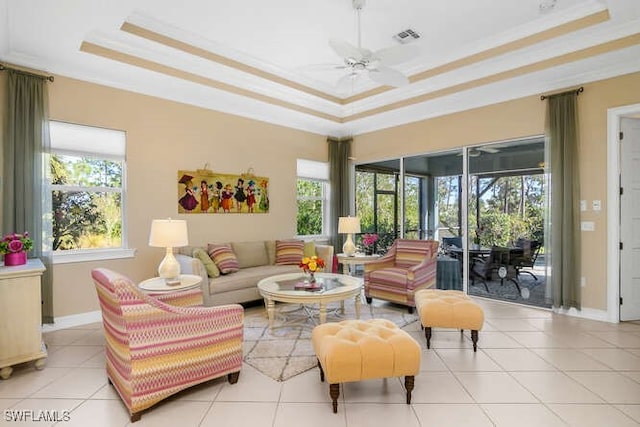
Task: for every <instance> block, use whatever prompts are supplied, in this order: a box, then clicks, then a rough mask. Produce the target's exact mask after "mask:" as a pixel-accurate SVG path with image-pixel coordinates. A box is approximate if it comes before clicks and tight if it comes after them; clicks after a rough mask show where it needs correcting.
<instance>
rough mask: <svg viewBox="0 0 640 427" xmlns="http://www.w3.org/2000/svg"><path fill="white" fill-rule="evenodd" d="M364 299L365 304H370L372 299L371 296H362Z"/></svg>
mask: <svg viewBox="0 0 640 427" xmlns="http://www.w3.org/2000/svg"><path fill="white" fill-rule="evenodd" d="M364 299H365V300H366V301H367V304H371V301H373V298H371V297H364Z"/></svg>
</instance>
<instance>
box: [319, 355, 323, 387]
mask: <svg viewBox="0 0 640 427" xmlns="http://www.w3.org/2000/svg"><path fill="white" fill-rule="evenodd" d="M318 369H320V382H322V383H323V382H324V371H323V370H322V365H321V364H320V361H319V360H318Z"/></svg>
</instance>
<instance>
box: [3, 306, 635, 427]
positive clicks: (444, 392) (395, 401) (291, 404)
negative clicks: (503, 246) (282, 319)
mask: <svg viewBox="0 0 640 427" xmlns="http://www.w3.org/2000/svg"><path fill="white" fill-rule="evenodd" d="M479 303H480V304H481V305H482V306H483V307H484V311H485V316H486V321H485V328H484V330H483V331H481V332H480V341H479V349H478V352H477V353H475V354H474V352H473V350H472V347H471V340H470V336H469V333H468V332H465V333H464V335H461V334H460V333H459V332H456V331H452V330H440V329H437V330H435V331H434V335H433V338H432V348H431V350H427V349H426V348H425V341H424V336H423V333H422V332H421V330H420V326H419V324H417V323H413V324H411V325H408V326H407V327H406V328H405V329H406V330H408V331H409V333H411V334H412V335H413V336H414V337H415V338H416V339H417V340H418V342H419V343H420V344H421V346H422V347H423V353H422V363H421V372H420V374H419V375H418V376H417V377H416V382H415V389H414V392H413V399H412V404H411V405H406V404H405V403H404V400H405V392H404V388H403V382H402V381H401V380H400V379H395V378H393V379H386V380H370V381H364V382H360V383H350V384H346V385H344V386H343V387H342V388H341V393H340V398H339V404H338V413H337V414H333V413H332V411H331V403H330V401H331V400H330V398H329V391H328V386H327V384H326V383H321V382H320V380H319V374H318V370H317V368H316V369H312V370H311V371H308V372H306V373H303V374H301V375H298V376H296V377H294V378H292V379H290V380H289V381H286V382H283V383H279V382H276V381H273V380H271V379H270V378H268V377H266V376H264V375H262V374H261V373H260V372H258V371H256V370H255V369H254V368H252V367H251V366H248V365H245V366H244V367H243V370H242V372H241V374H240V380H239V382H238V383H237V384H235V385H229V384H228V383H227V382H226V381H225V380H224V379H220V380H214V381H211V382H209V383H206V384H203V385H200V386H197V387H194V388H192V389H190V390H186V391H184V392H182V393H180V394H178V395H176V396H174V397H172V398H170V399H168V400H167V401H165V402H163V403H161V404H159V405H157V406H156V407H154V408H152V409H151V410H149V411H147V412H145V413H143V416H142V419H141V420H140V421H139V422H137V423H136V424H135V425H136V426H140V427H142V426H176V425H179V426H180V427H189V426H216V427H224V426H234V427H236V426H241V427H242V426H251V427H260V426H277V427H286V426H295V427H306V426H310V427H313V426H323V427H329V426H339V427H355V426H367V427H375V426H385V427H387V426H389V425H402V426H406V427H410V426H465V427H471V426H514V425H518V426H536V427H538V426H545V427H546V426H567V425H570V426H633V425H635V426H638V425H640V323H638V322H631V323H623V324H617V325H616V324H611V323H603V322H596V321H591V320H580V319H577V318H573V317H566V316H560V315H555V314H553V313H551V312H549V311H545V310H538V309H534V308H529V307H523V306H516V305H508V304H504V303H500V302H493V301H486V300H479ZM251 309H258V308H251ZM45 341H46V343H47V345H48V348H49V361H48V365H47V367H46V368H45V369H44V370H42V371H35V370H34V369H33V367H32V366H28V365H27V366H23V367H20V368H18V369H16V370H15V372H14V374H13V376H12V377H11V378H10V379H8V380H5V381H1V380H0V411H1V412H2V416H1V417H0V425H3V426H4V425H38V426H45V425H54V424H53V423H45V422H37V423H31V424H30V423H28V422H15V421H8V420H7V417H6V415H5V412H4V411H5V410H6V409H9V410H23V409H31V410H34V411H40V410H45V409H50V410H58V411H62V410H68V411H70V419H69V420H68V421H66V422H60V423H58V424H57V425H59V426H87V425H91V426H95V427H99V426H109V427H111V426H126V425H129V421H128V420H129V419H128V414H127V412H126V410H125V408H124V405H123V404H122V403H121V402H120V399H119V397H118V396H117V395H116V393H115V392H114V391H113V389H112V388H111V386H109V385H108V384H107V378H106V375H105V371H104V351H103V343H104V339H103V337H102V326H101V325H100V324H93V325H87V326H83V327H76V328H73V329H67V330H60V331H55V332H49V333H46V334H45Z"/></svg>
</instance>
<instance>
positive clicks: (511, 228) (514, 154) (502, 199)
mask: <svg viewBox="0 0 640 427" xmlns="http://www.w3.org/2000/svg"><path fill="white" fill-rule="evenodd" d="M544 153H545V149H544V140H543V139H542V138H534V139H530V140H524V141H514V142H506V143H497V144H488V145H481V146H477V147H471V148H468V149H467V159H468V182H469V187H468V198H467V207H468V216H467V218H468V230H467V236H469V238H468V242H467V243H468V247H469V257H470V263H469V293H470V294H472V295H478V296H483V297H488V298H493V299H499V300H504V301H514V302H519V303H526V304H531V305H536V306H540V307H550V306H551V305H550V302H551V301H550V299H549V298H548V294H547V286H546V284H547V282H548V281H547V270H546V265H545V262H544V253H545V250H544V247H545V239H544V220H545V211H546V208H545V185H544V183H545V179H544V158H545V154H544Z"/></svg>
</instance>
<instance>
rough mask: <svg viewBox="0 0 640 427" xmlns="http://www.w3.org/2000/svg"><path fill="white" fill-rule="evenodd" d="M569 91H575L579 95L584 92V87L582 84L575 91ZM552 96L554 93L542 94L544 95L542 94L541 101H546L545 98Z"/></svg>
mask: <svg viewBox="0 0 640 427" xmlns="http://www.w3.org/2000/svg"><path fill="white" fill-rule="evenodd" d="M567 92H575V93H576V96H577V95H580V94H581V93H582V92H584V88H583V87H582V86H580V87H579V88H578V89H576V90H574V91H571V90H569V91H567ZM560 93H562V92H560ZM550 96H552V95H542V96H540V101H544V100H545V99H547V98H548V97H550Z"/></svg>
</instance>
